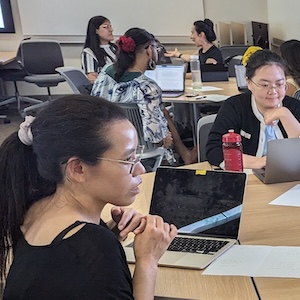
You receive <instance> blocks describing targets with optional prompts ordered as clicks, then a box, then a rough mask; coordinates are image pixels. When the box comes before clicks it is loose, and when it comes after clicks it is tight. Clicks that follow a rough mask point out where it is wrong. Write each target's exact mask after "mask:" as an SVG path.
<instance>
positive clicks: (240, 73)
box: [234, 65, 249, 92]
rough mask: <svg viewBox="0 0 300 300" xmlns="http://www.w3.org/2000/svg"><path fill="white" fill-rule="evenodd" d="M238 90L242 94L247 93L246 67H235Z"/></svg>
mask: <svg viewBox="0 0 300 300" xmlns="http://www.w3.org/2000/svg"><path fill="white" fill-rule="evenodd" d="M234 71H235V77H236V84H237V88H238V90H239V91H240V92H247V91H249V90H248V85H247V82H246V68H245V67H244V65H234Z"/></svg>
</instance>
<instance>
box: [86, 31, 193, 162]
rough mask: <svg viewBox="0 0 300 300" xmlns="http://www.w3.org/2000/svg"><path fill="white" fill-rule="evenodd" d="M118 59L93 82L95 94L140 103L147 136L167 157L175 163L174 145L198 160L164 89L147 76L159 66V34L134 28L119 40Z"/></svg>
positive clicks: (184, 157) (182, 154) (186, 158)
mask: <svg viewBox="0 0 300 300" xmlns="http://www.w3.org/2000/svg"><path fill="white" fill-rule="evenodd" d="M117 45H118V47H119V49H118V52H117V59H116V62H115V63H113V64H110V65H107V66H105V67H104V68H103V69H102V70H101V72H100V74H99V76H98V78H97V80H96V81H95V83H94V85H93V89H92V92H91V95H93V96H98V97H103V98H105V99H107V100H109V101H113V102H124V103H126V102H131V103H132V102H133V103H137V105H138V106H139V109H140V112H141V116H142V121H143V131H144V139H145V140H146V141H149V142H151V143H153V144H156V145H158V146H164V147H165V149H167V151H165V153H166V155H165V157H166V159H167V160H168V162H169V163H170V164H173V163H174V157H173V153H172V147H173V144H174V148H175V151H176V152H177V153H178V154H179V155H180V157H181V158H182V160H183V162H184V164H190V163H193V162H196V161H197V159H198V157H197V151H196V149H193V150H189V149H187V148H186V146H185V145H184V144H183V142H182V141H181V138H180V136H179V134H178V131H177V129H176V127H175V125H174V123H173V121H172V119H171V117H170V115H169V113H168V111H167V110H166V109H165V108H164V106H163V103H162V91H161V88H160V87H159V86H158V85H157V83H156V82H155V81H154V80H152V79H150V78H149V77H147V76H146V75H145V74H144V72H145V71H146V70H147V69H152V70H153V69H155V67H156V62H157V60H158V51H157V43H156V40H155V37H154V36H153V35H152V34H151V33H149V32H148V31H146V30H145V29H141V28H131V29H129V30H127V31H126V32H125V34H124V35H122V36H121V37H120V38H119V40H118V41H117Z"/></svg>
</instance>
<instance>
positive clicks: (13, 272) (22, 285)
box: [3, 221, 134, 300]
mask: <svg viewBox="0 0 300 300" xmlns="http://www.w3.org/2000/svg"><path fill="white" fill-rule="evenodd" d="M81 223H83V222H79V221H77V222H75V223H74V224H73V225H71V226H70V227H68V228H67V229H66V230H64V231H63V232H62V233H61V234H60V235H58V237H57V238H55V239H54V240H53V242H52V243H51V244H50V245H46V246H31V245H29V244H28V243H27V242H26V241H25V239H24V238H22V239H20V240H19V242H18V244H17V248H16V252H15V256H14V260H13V264H12V266H11V268H10V271H9V274H8V278H7V283H6V287H5V291H4V298H3V299H14V300H17V299H31V300H34V299H43V300H44V299H51V300H54V299H55V300H59V299H64V300H65V299H72V300H73V299H80V300H82V299H88V300H93V299H104V300H106V299H107V300H108V299H134V298H133V289H132V282H131V275H130V271H129V269H128V265H127V263H126V257H125V254H124V250H123V248H122V246H121V244H120V243H119V241H118V239H117V237H116V236H115V235H114V234H113V233H112V232H111V231H110V230H108V228H107V227H106V225H105V224H104V223H103V222H101V225H96V224H92V223H86V225H85V226H83V227H82V228H81V229H80V230H79V231H78V232H76V233H75V234H74V235H72V236H71V237H69V238H66V239H63V237H64V236H65V234H66V233H67V232H68V231H70V230H71V229H72V228H74V227H76V226H78V225H79V224H81Z"/></svg>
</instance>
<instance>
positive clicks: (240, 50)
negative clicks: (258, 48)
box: [220, 45, 249, 63]
mask: <svg viewBox="0 0 300 300" xmlns="http://www.w3.org/2000/svg"><path fill="white" fill-rule="evenodd" d="M248 48H249V46H247V45H244V46H223V47H221V48H220V51H221V53H222V57H223V60H224V63H228V62H229V60H230V59H231V58H232V57H234V56H236V55H243V54H244V53H245V51H246V50H247V49H248ZM230 57H231V58H230ZM226 60H227V61H226Z"/></svg>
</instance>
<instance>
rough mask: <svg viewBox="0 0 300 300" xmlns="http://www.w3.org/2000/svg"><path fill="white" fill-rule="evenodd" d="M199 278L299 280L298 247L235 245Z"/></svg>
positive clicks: (299, 249)
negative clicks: (228, 277)
mask: <svg viewBox="0 0 300 300" xmlns="http://www.w3.org/2000/svg"><path fill="white" fill-rule="evenodd" d="M202 274H203V275H232V276H251V277H286V278H300V247H285V246H277V247H272V246H251V245H236V246H233V247H232V248H230V249H229V250H228V251H226V252H225V253H224V254H223V255H221V256H220V257H219V258H217V259H216V260H215V261H214V262H213V263H212V264H211V265H210V266H208V267H207V268H206V270H205V271H204V272H203V273H202Z"/></svg>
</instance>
